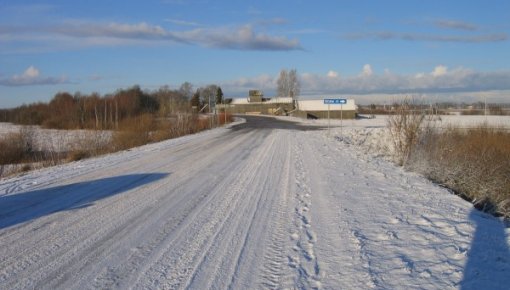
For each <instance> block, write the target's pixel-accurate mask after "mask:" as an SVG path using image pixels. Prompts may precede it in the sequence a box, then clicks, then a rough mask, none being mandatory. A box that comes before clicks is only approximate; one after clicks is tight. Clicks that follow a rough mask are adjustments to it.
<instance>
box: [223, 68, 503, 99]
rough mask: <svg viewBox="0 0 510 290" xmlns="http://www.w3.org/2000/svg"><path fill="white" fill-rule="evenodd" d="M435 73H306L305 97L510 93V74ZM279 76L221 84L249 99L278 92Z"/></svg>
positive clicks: (302, 78)
mask: <svg viewBox="0 0 510 290" xmlns="http://www.w3.org/2000/svg"><path fill="white" fill-rule="evenodd" d="M431 71H432V72H431V73H414V74H409V75H402V74H396V73H393V72H390V71H389V70H388V71H385V72H384V73H383V74H376V73H374V72H373V71H372V69H371V67H370V66H367V65H365V66H364V70H363V72H364V73H362V74H359V75H354V76H345V75H343V76H342V78H340V77H332V76H334V75H337V74H338V73H337V72H335V71H330V72H328V73H327V74H312V73H302V74H300V75H299V79H300V81H301V92H302V94H303V95H316V94H389V95H392V94H395V95H396V94H460V93H462V94H475V93H477V92H487V91H506V90H510V71H498V72H477V71H474V70H471V69H466V68H463V67H456V68H453V69H448V68H447V67H446V66H444V65H438V66H436V67H435V68H433V69H432V70H431ZM276 78H277V75H275V76H269V75H262V76H258V77H254V78H242V79H239V80H236V81H229V82H223V83H221V86H222V87H224V89H225V91H231V92H233V93H236V94H241V95H245V94H246V92H247V91H248V90H249V89H262V90H264V91H266V92H274V91H275V90H276V81H275V80H276Z"/></svg>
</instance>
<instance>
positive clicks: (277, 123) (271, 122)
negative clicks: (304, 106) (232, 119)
mask: <svg viewBox="0 0 510 290" xmlns="http://www.w3.org/2000/svg"><path fill="white" fill-rule="evenodd" d="M241 117H242V118H243V119H246V122H245V123H242V124H239V125H235V126H232V127H231V129H232V130H233V131H240V130H253V129H256V130H274V129H283V130H298V131H316V130H324V129H327V127H324V126H310V125H304V124H301V123H298V122H293V121H286V120H281V119H277V118H273V117H266V116H245V115H243V116H241Z"/></svg>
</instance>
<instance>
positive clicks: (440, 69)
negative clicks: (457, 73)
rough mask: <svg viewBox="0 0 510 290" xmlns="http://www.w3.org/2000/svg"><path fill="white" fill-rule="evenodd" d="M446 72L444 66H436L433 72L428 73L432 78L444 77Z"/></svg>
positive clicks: (446, 68)
mask: <svg viewBox="0 0 510 290" xmlns="http://www.w3.org/2000/svg"><path fill="white" fill-rule="evenodd" d="M447 72H448V67H446V66H444V65H438V66H436V67H435V68H434V70H433V71H432V72H431V73H430V74H431V75H432V76H433V77H440V76H444V75H445V74H446V73H447Z"/></svg>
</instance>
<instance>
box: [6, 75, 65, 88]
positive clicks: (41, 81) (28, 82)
mask: <svg viewBox="0 0 510 290" xmlns="http://www.w3.org/2000/svg"><path fill="white" fill-rule="evenodd" d="M68 83H70V81H69V80H68V79H67V78H66V77H59V78H57V77H38V78H23V79H19V78H8V79H0V85H2V86H6V87H21V86H34V85H58V84H68Z"/></svg>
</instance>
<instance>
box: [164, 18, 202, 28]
mask: <svg viewBox="0 0 510 290" xmlns="http://www.w3.org/2000/svg"><path fill="white" fill-rule="evenodd" d="M165 22H170V23H172V24H175V25H179V26H194V27H198V26H202V25H201V24H200V23H198V22H193V21H186V20H180V19H171V18H167V19H165Z"/></svg>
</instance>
